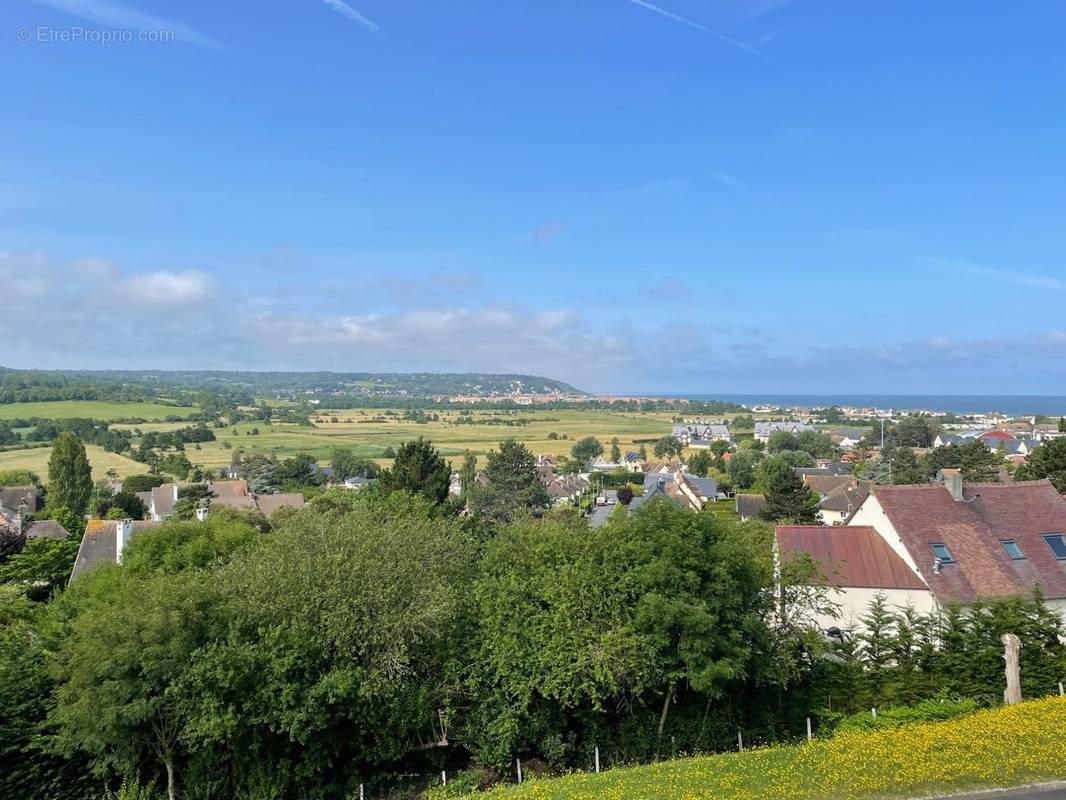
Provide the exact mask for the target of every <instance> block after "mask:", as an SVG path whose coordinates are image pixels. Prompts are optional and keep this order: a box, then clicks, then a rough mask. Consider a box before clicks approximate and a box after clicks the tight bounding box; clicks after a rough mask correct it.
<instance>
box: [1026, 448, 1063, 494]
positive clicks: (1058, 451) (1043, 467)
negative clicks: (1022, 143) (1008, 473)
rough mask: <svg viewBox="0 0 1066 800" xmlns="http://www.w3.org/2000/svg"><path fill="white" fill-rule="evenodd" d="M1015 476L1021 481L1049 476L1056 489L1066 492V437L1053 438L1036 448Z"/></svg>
mask: <svg viewBox="0 0 1066 800" xmlns="http://www.w3.org/2000/svg"><path fill="white" fill-rule="evenodd" d="M1014 477H1015V479H1016V480H1021V481H1033V480H1040V479H1041V478H1047V479H1048V480H1050V481H1051V483H1052V484H1053V485H1054V487H1055V488H1056V489H1058V490H1059V491H1060V492H1062V493H1063V494H1066V437H1061V438H1059V439H1052V440H1051V441H1048V442H1044V443H1043V444H1042V445H1040V447H1038V448H1036V450H1034V451H1033V452H1031V453H1030V454H1029V455H1028V457H1027V458H1026V459H1025V463H1024V464H1022V465H1021V466H1020V467H1019V468H1018V469H1017V471H1016V472H1015V473H1014Z"/></svg>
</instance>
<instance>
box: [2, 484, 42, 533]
mask: <svg viewBox="0 0 1066 800" xmlns="http://www.w3.org/2000/svg"><path fill="white" fill-rule="evenodd" d="M40 510H41V501H40V498H39V497H38V496H37V487H36V486H5V487H0V517H3V518H4V519H5V520H7V522H8V523H9V524H10V525H14V526H15V527H16V528H18V529H19V530H21V529H22V524H23V517H24V516H25V515H26V514H33V513H35V512H37V511H40Z"/></svg>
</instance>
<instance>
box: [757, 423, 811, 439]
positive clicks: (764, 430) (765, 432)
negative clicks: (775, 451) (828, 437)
mask: <svg viewBox="0 0 1066 800" xmlns="http://www.w3.org/2000/svg"><path fill="white" fill-rule="evenodd" d="M813 430H817V429H816V428H815V427H814V426H813V425H809V424H807V423H806V422H788V421H770V422H756V423H755V439H756V441H759V442H768V441H770V437H771V436H773V435H774V434H775V433H779V432H781V431H784V432H785V433H791V434H793V435H795V434H797V433H802V432H803V431H813Z"/></svg>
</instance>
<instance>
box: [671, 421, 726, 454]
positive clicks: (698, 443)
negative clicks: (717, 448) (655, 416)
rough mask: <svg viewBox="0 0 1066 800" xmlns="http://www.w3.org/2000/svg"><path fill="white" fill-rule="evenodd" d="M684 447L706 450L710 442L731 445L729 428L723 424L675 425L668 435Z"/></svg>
mask: <svg viewBox="0 0 1066 800" xmlns="http://www.w3.org/2000/svg"><path fill="white" fill-rule="evenodd" d="M670 435H671V436H673V437H674V438H675V439H677V440H678V441H679V442H681V444H683V445H684V446H685V447H693V448H707V447H710V446H711V442H726V443H727V444H729V445H730V446H732V444H733V434H732V433H731V432H730V430H729V426H727V425H723V424H710V425H700V424H685V425H675V426H674V429H673V431H672V432H671V434H670Z"/></svg>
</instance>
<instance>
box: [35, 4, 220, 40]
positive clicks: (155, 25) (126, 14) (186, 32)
mask: <svg viewBox="0 0 1066 800" xmlns="http://www.w3.org/2000/svg"><path fill="white" fill-rule="evenodd" d="M34 2H36V3H37V4H38V5H42V6H46V7H48V8H51V9H53V10H55V11H59V12H61V13H63V14H69V15H70V16H72V17H77V18H78V19H84V20H88V21H89V22H95V23H96V24H97V25H108V26H110V27H113V28H121V29H123V30H134V31H172V32H173V33H174V38H175V39H177V40H178V41H181V42H186V43H188V44H194V45H197V46H198V47H206V48H208V49H209V50H221V49H223V48H222V45H221V44H220V43H219V42H218V41H217V40H215V39H212V38H211V37H210V36H208V35H206V34H204V33H201V32H200V31H198V30H196V28H193V27H192V26H191V25H186V24H185V23H184V22H178V21H176V20H171V19H164V18H163V17H155V16H152V15H151V14H145V13H144V12H142V11H138V10H137V9H135V8H131V7H130V6H127V5H123V4H122V3H116V2H112V0H34Z"/></svg>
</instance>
